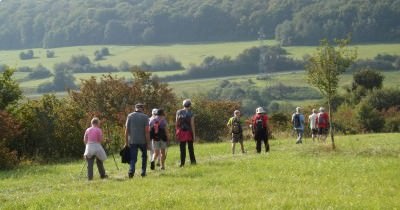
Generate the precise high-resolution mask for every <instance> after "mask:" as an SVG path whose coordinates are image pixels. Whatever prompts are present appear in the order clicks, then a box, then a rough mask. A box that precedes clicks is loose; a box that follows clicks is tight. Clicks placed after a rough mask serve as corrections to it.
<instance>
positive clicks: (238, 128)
mask: <svg viewBox="0 0 400 210" xmlns="http://www.w3.org/2000/svg"><path fill="white" fill-rule="evenodd" d="M232 133H233V134H240V133H242V125H241V124H240V120H238V119H237V118H236V117H235V118H234V119H233V121H232Z"/></svg>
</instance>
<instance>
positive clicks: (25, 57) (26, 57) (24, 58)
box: [19, 50, 34, 60]
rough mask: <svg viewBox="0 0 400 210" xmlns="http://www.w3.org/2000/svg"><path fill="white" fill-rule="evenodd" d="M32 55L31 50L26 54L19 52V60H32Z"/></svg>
mask: <svg viewBox="0 0 400 210" xmlns="http://www.w3.org/2000/svg"><path fill="white" fill-rule="evenodd" d="M33 55H34V53H33V50H28V51H27V52H20V53H19V58H20V59H21V60H28V59H32V58H33Z"/></svg>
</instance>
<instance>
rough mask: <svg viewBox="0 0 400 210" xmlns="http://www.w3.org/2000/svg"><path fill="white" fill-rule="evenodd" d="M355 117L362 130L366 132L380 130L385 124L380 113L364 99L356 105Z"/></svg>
mask: <svg viewBox="0 0 400 210" xmlns="http://www.w3.org/2000/svg"><path fill="white" fill-rule="evenodd" d="M356 118H357V120H358V124H359V125H360V126H361V128H362V130H363V131H366V132H380V131H382V129H383V127H384V125H385V119H384V118H383V116H382V115H381V113H380V112H379V111H378V110H377V109H375V108H374V106H372V105H371V104H369V103H368V102H365V101H364V102H361V103H360V104H359V105H358V109H357V116H356Z"/></svg>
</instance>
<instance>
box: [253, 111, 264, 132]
mask: <svg viewBox="0 0 400 210" xmlns="http://www.w3.org/2000/svg"><path fill="white" fill-rule="evenodd" d="M254 130H255V132H256V133H259V132H261V131H264V130H265V128H264V125H263V117H262V116H261V115H260V116H257V118H256V120H255V126H254Z"/></svg>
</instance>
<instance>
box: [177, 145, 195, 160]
mask: <svg viewBox="0 0 400 210" xmlns="http://www.w3.org/2000/svg"><path fill="white" fill-rule="evenodd" d="M187 144H188V149H189V157H190V163H191V164H196V157H195V156H194V148H193V141H187ZM179 146H180V150H181V166H184V165H185V161H186V141H184V142H181V143H180V144H179Z"/></svg>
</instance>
